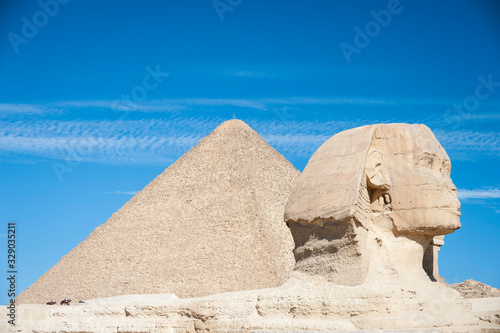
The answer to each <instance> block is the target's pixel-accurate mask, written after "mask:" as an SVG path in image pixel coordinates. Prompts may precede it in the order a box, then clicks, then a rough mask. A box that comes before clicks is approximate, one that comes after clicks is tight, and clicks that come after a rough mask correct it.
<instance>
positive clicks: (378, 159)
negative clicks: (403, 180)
mask: <svg viewBox="0 0 500 333" xmlns="http://www.w3.org/2000/svg"><path fill="white" fill-rule="evenodd" d="M365 173H366V178H367V181H368V187H369V188H372V189H376V188H378V189H385V190H388V189H390V188H391V181H390V179H389V178H388V177H387V176H386V174H387V172H386V170H385V168H384V156H383V155H382V153H381V152H380V151H378V150H376V149H370V151H369V152H368V155H367V156H366V164H365Z"/></svg>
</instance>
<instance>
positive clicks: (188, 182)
mask: <svg viewBox="0 0 500 333" xmlns="http://www.w3.org/2000/svg"><path fill="white" fill-rule="evenodd" d="M299 174H300V172H299V171H297V170H296V169H295V168H294V167H293V166H292V164H291V163H290V162H288V161H287V160H286V159H285V158H284V157H283V156H282V155H281V154H279V153H278V152H277V151H275V150H274V149H273V148H272V147H271V146H269V145H268V144H267V143H266V142H265V141H264V140H263V139H262V138H261V137H260V136H259V135H258V134H257V133H256V132H255V131H254V130H252V129H251V128H250V127H249V126H248V125H247V124H245V123H244V122H242V121H240V120H230V121H227V122H225V123H223V124H222V125H220V126H219V127H218V128H216V129H215V130H214V131H213V132H212V133H211V134H210V135H208V136H207V137H205V138H204V139H202V140H201V141H200V143H198V144H197V145H196V146H195V147H194V148H192V149H191V150H190V151H188V152H187V153H186V154H185V155H184V156H182V157H181V158H180V159H179V160H178V161H177V162H175V163H174V164H172V165H171V166H170V167H168V168H167V169H166V170H165V171H164V172H163V173H162V174H160V175H159V176H158V177H157V178H156V179H154V180H153V181H152V182H151V183H150V184H149V185H147V186H146V187H145V188H144V189H143V190H142V191H140V192H139V193H137V194H136V195H135V196H134V197H133V198H132V199H131V200H130V201H129V202H127V203H126V204H125V205H124V206H123V207H122V208H120V209H119V210H118V211H117V212H116V213H115V214H113V216H112V217H111V218H110V219H109V220H108V221H107V222H106V223H104V224H102V225H100V226H99V227H97V228H96V229H95V230H94V231H93V232H92V234H90V236H89V237H88V238H87V239H85V240H84V241H83V242H81V243H80V244H79V245H78V246H77V247H76V248H75V249H73V250H72V251H71V252H69V253H68V254H67V255H65V256H64V257H63V258H62V259H61V260H60V261H59V262H58V263H57V264H56V265H55V266H54V267H52V268H51V269H50V270H49V271H48V272H47V273H45V274H44V275H43V276H42V277H40V278H39V279H38V280H37V281H36V282H35V283H34V284H33V285H32V286H31V287H29V288H28V289H27V290H25V291H24V292H22V293H21V295H20V296H19V298H18V303H21V304H27V303H45V302H47V301H49V300H50V299H54V300H61V299H63V298H65V297H68V298H70V299H73V300H76V301H78V300H80V299H83V300H85V299H92V298H102V297H107V296H115V295H126V294H157V293H173V294H176V295H178V296H180V297H193V296H203V295H209V294H216V293H221V292H227V291H235V290H247V289H260V288H268V287H275V286H279V285H281V284H282V283H283V282H285V280H286V278H287V277H288V273H289V272H290V271H291V269H292V267H293V264H294V259H293V254H292V249H293V241H292V238H291V235H290V232H289V230H288V228H287V227H286V225H285V224H284V223H283V212H284V205H285V203H286V201H287V199H288V197H289V195H290V192H291V188H292V185H293V182H294V181H295V180H296V178H297V177H298V176H299Z"/></svg>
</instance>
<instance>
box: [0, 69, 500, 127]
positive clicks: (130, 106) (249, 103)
mask: <svg viewBox="0 0 500 333" xmlns="http://www.w3.org/2000/svg"><path fill="white" fill-rule="evenodd" d="M235 75H240V76H245V75H254V74H251V73H250V72H249V73H246V72H245V71H242V72H237V74H235ZM255 75H256V74H255ZM449 103H450V101H448V100H446V101H444V100H437V99H414V98H390V97H387V98H365V97H342V96H338V97H310V96H296V97H286V98H180V99H160V100H145V101H140V102H139V101H133V100H126V99H120V98H117V99H114V100H84V101H78V100H74V101H59V102H52V103H46V104H43V105H41V104H6V103H3V104H1V103H0V116H2V117H5V116H6V115H16V114H46V113H48V112H63V111H64V112H81V111H82V110H86V109H92V110H96V109H97V110H111V111H127V112H168V113H177V112H180V111H189V110H193V109H195V108H196V107H207V106H235V107H242V108H250V109H256V110H263V111H266V110H271V109H272V108H273V107H277V106H283V105H287V106H291V107H293V106H302V105H303V106H306V105H308V106H311V105H338V106H369V105H375V106H376V105H380V106H384V105H385V106H406V105H422V104H433V105H447V104H449ZM471 117H474V118H475V119H482V118H481V117H480V116H479V115H475V116H474V115H472V116H471ZM484 117H485V118H484V119H490V118H491V117H493V118H495V116H494V115H491V116H487V115H485V116H484ZM495 119H496V118H495Z"/></svg>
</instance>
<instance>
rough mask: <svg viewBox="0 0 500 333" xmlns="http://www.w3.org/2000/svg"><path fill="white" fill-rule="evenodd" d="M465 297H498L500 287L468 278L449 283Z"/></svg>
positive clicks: (499, 295)
mask: <svg viewBox="0 0 500 333" xmlns="http://www.w3.org/2000/svg"><path fill="white" fill-rule="evenodd" d="M450 286H451V287H452V288H453V289H455V290H457V291H458V292H459V293H460V294H461V295H462V296H463V297H465V298H482V297H500V289H497V288H493V287H492V286H489V285H487V284H484V283H481V282H477V281H475V280H472V279H469V280H465V281H464V282H460V283H454V284H451V285H450Z"/></svg>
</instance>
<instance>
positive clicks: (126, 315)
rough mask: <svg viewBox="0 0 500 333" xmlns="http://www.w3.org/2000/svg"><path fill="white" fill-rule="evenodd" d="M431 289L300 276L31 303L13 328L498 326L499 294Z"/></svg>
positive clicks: (107, 332)
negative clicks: (256, 284) (267, 283)
mask: <svg viewBox="0 0 500 333" xmlns="http://www.w3.org/2000/svg"><path fill="white" fill-rule="evenodd" d="M428 287H430V288H431V291H432V292H434V293H435V294H434V297H428V295H425V294H421V292H420V291H418V290H415V289H406V288H399V287H396V286H387V285H372V284H366V285H364V286H355V287H346V286H338V285H333V284H331V283H330V282H328V281H326V280H324V279H321V278H318V279H309V278H308V279H301V278H300V277H298V276H296V277H294V278H292V279H291V280H290V281H288V282H287V283H286V284H285V285H284V286H282V287H280V288H271V289H263V290H258V291H243V292H232V293H226V294H219V295H211V296H206V297H202V298H191V299H178V300H175V299H171V300H168V299H158V297H154V296H155V295H143V299H142V300H140V301H139V300H137V299H135V300H129V301H121V302H116V301H113V300H112V299H108V300H106V301H103V300H95V303H96V304H90V303H87V304H83V305H71V306H69V307H66V306H47V305H25V306H21V308H20V310H19V309H18V311H20V313H19V314H18V321H17V322H18V325H17V326H16V327H10V330H9V332H22V333H28V332H30V333H31V332H34V333H63V332H64V333H82V332H86V333H87V332H88V333H91V332H92V333H95V332H100V333H118V332H120V333H126V332H137V333H139V332H141V333H158V332H178V333H180V332H252V331H262V332H265V331H269V330H274V331H277V330H279V331H296V332H318V331H343V332H351V331H359V330H364V331H367V330H368V331H378V330H384V332H392V331H393V330H395V331H397V332H401V331H400V330H407V331H410V332H413V331H418V332H486V329H490V330H494V329H498V328H500V327H499V326H498V324H496V323H495V318H496V314H499V313H500V298H489V299H470V300H464V299H461V298H457V297H456V296H457V294H458V293H457V292H456V291H455V290H453V289H452V288H449V287H447V286H443V285H441V284H440V283H432V282H429V285H428ZM436 287H437V288H436ZM441 287H443V288H441ZM483 300H488V301H490V302H489V303H488V304H485V303H484V302H481V301H483ZM106 302H108V303H107V304H106ZM1 311H5V309H2V310H1ZM1 311H0V312H1ZM0 314H1V313H0ZM479 318H483V319H481V320H479ZM493 332H494V331H493Z"/></svg>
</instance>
